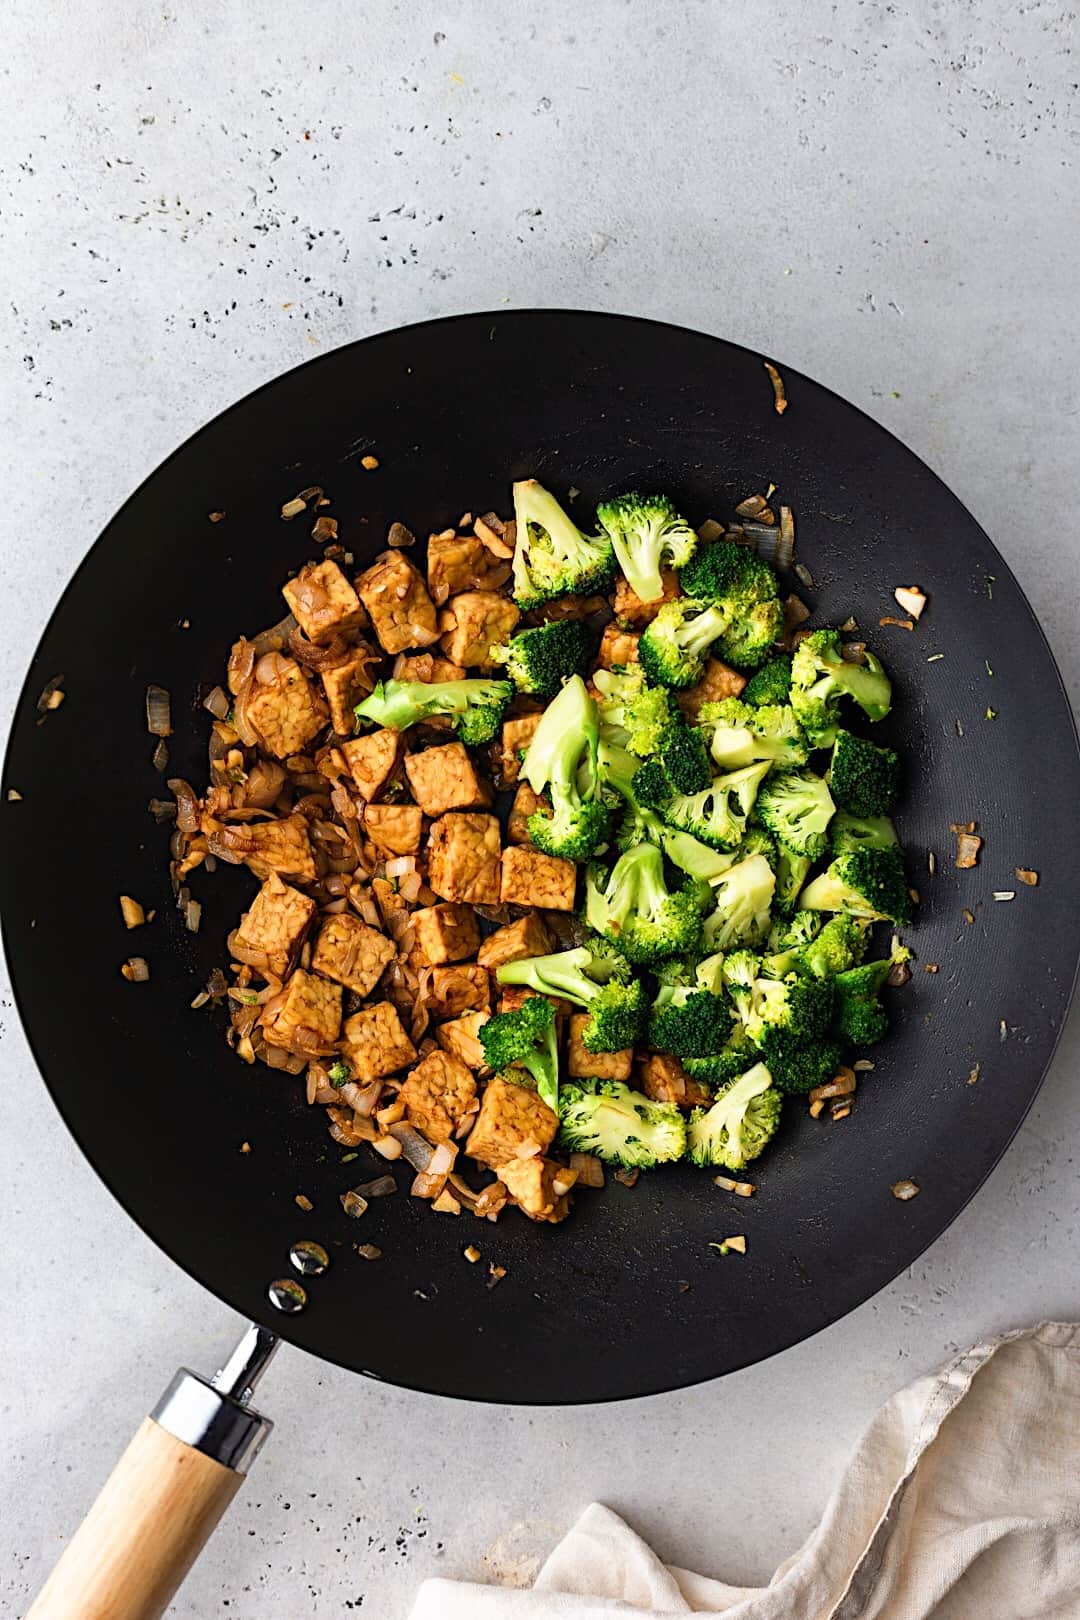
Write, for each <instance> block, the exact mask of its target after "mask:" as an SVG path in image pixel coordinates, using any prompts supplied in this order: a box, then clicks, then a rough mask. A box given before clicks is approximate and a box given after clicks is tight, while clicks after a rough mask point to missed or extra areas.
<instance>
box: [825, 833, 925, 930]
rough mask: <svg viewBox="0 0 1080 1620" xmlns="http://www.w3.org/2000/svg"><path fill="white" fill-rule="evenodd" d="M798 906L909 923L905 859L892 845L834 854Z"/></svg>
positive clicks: (909, 909)
mask: <svg viewBox="0 0 1080 1620" xmlns="http://www.w3.org/2000/svg"><path fill="white" fill-rule="evenodd" d="M799 904H800V906H802V907H803V909H804V910H806V911H850V912H851V913H852V914H853V915H854V916H856V917H871V918H888V919H889V920H890V921H891V922H895V923H907V922H910V921H911V896H910V895H909V893H908V884H907V874H906V872H905V871H904V858H903V856H902V855H901V853H900V851H899V849H898V848H897V847H896V846H895V845H891V846H890V847H889V848H888V849H870V848H863V849H856V850H853V851H852V852H851V854H850V855H837V856H836V857H835V859H834V860H833V861H832V863H831V865H830V866H829V867H828V868H827V869H826V870H825V871H824V872H822V873H821V875H820V877H816V878H814V879H813V881H812V882H810V883H808V884H807V886H806V888H805V889H804V890H803V892H802V894H801V895H800V896H799Z"/></svg>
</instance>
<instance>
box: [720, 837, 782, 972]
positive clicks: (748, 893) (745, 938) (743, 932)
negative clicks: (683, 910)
mask: <svg viewBox="0 0 1080 1620" xmlns="http://www.w3.org/2000/svg"><path fill="white" fill-rule="evenodd" d="M775 886H776V878H775V877H774V875H773V869H772V867H771V866H770V865H769V863H768V861H767V860H766V859H765V857H764V855H751V856H750V857H749V858H748V859H747V860H745V861H739V862H738V863H737V865H735V866H733V867H731V868H730V870H729V871H727V872H725V873H724V875H723V876H722V877H720V878H718V879H717V881H716V882H715V883H714V884H712V886H711V887H712V894H713V902H714V910H713V911H712V912H711V913H710V914H709V915H708V916H707V917H706V918H705V924H704V939H705V944H706V947H707V948H708V949H709V950H710V951H728V950H731V948H732V947H733V946H736V945H760V944H761V943H762V941H763V940H764V939H765V937H766V935H767V934H768V932H769V907H770V906H771V905H772V899H773V891H774V889H775Z"/></svg>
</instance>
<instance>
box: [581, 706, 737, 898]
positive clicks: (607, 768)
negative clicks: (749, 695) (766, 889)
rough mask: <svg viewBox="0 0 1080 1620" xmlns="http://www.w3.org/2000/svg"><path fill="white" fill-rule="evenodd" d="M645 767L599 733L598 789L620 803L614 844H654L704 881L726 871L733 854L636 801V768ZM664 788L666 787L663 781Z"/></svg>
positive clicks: (675, 863) (681, 866) (669, 858)
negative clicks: (713, 846)
mask: <svg viewBox="0 0 1080 1620" xmlns="http://www.w3.org/2000/svg"><path fill="white" fill-rule="evenodd" d="M657 763H659V762H658V761H657ZM645 768H646V767H645V766H644V765H642V766H639V765H638V761H637V760H636V759H634V758H633V756H632V755H630V754H628V753H627V752H626V750H625V749H622V748H617V747H615V746H614V745H612V744H609V743H607V742H606V741H605V740H604V738H603V736H601V738H600V749H599V753H598V756H597V770H598V773H599V777H600V789H601V792H602V793H605V794H608V795H609V796H611V797H613V798H615V799H616V801H618V800H619V799H621V800H622V802H623V805H624V811H623V816H622V819H621V821H620V823H619V830H618V833H617V835H616V840H615V842H616V845H617V847H618V848H619V849H620V850H626V849H633V848H634V846H635V845H636V844H641V843H645V842H647V843H650V844H655V845H656V846H657V848H658V849H662V850H663V852H664V854H665V855H666V856H667V858H668V860H669V861H671V862H672V864H673V865H674V866H677V867H678V868H679V869H680V871H683V872H686V873H687V874H688V875H689V876H690V877H695V878H701V879H704V880H705V881H706V882H711V881H712V879H713V878H717V877H719V876H720V874H721V873H722V872H726V871H727V869H728V867H729V866H731V865H732V863H733V862H734V859H735V857H734V855H728V854H724V853H722V852H721V851H719V850H715V849H710V848H709V846H708V845H707V844H702V843H700V842H699V840H698V839H696V838H692V837H691V836H690V834H689V833H685V832H680V831H679V830H678V828H676V827H668V826H666V825H665V823H664V822H663V821H661V819H660V817H659V816H658V815H657V814H656V812H655V811H654V810H651V809H650V808H649V807H648V806H647V805H643V804H641V803H640V802H639V800H638V798H637V796H636V794H635V791H634V782H635V781H636V776H637V773H638V771H639V770H642V771H643V770H645ZM664 791H665V793H666V792H667V791H668V790H667V787H666V785H665V789H664Z"/></svg>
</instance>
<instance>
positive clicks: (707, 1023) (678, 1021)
mask: <svg viewBox="0 0 1080 1620" xmlns="http://www.w3.org/2000/svg"><path fill="white" fill-rule="evenodd" d="M733 1022H734V1020H733V1019H732V1016H731V1013H730V1011H729V1010H728V1006H727V1003H726V1002H725V1000H724V998H723V997H722V996H720V995H716V994H715V993H714V992H713V991H711V990H705V989H698V988H694V986H693V985H692V984H691V985H669V984H661V986H660V989H659V991H658V993H657V996H656V1000H655V1001H654V1002H653V1005H652V1013H651V1015H650V1018H649V1041H650V1043H651V1044H652V1045H653V1046H655V1047H656V1048H657V1049H658V1050H659V1051H661V1052H672V1053H674V1055H675V1056H676V1057H677V1058H695V1057H709V1056H710V1055H711V1054H712V1053H714V1052H719V1051H720V1050H721V1049H722V1048H723V1046H724V1043H725V1041H726V1040H727V1038H728V1036H729V1035H730V1034H731V1028H732V1024H733Z"/></svg>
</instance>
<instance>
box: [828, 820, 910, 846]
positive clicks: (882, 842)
mask: <svg viewBox="0 0 1080 1620" xmlns="http://www.w3.org/2000/svg"><path fill="white" fill-rule="evenodd" d="M899 842H900V840H899V839H898V838H897V836H896V828H895V827H894V826H893V824H892V822H891V821H890V820H889V818H888V816H852V815H849V814H848V812H847V811H846V810H838V811H837V812H836V814H835V816H833V818H832V821H831V822H830V823H829V848H830V849H831V850H832V852H833V854H834V855H850V854H851V853H852V851H853V850H856V849H891V848H893V847H895V846H896V845H897V844H899Z"/></svg>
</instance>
